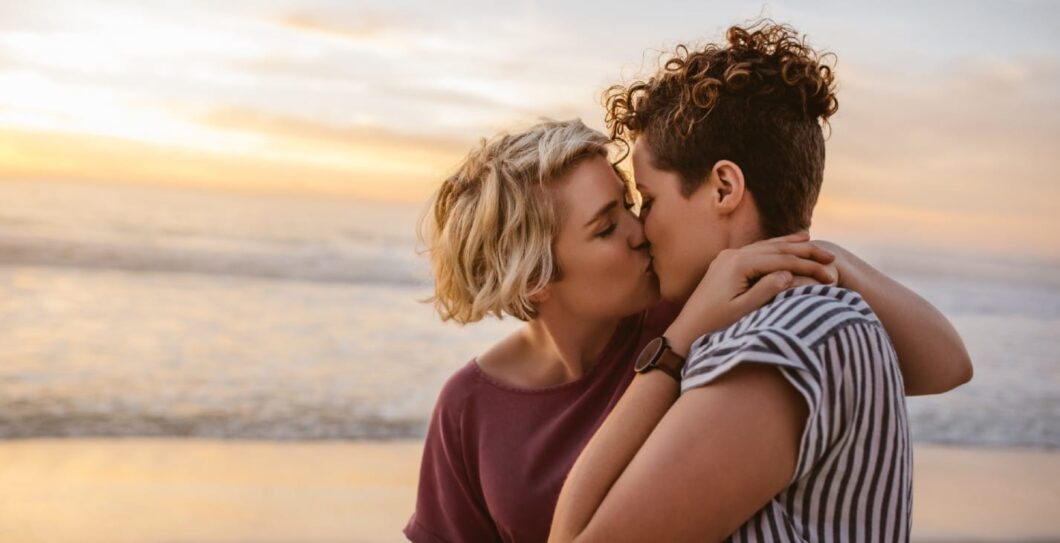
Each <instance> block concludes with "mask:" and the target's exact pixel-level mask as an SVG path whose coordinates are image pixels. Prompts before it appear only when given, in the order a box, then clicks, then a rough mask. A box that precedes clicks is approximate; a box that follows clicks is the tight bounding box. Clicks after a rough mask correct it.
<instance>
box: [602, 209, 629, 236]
mask: <svg viewBox="0 0 1060 543" xmlns="http://www.w3.org/2000/svg"><path fill="white" fill-rule="evenodd" d="M622 207H624V208H626V211H629V210H630V209H633V202H625V203H623V204H622ZM616 228H618V223H611V224H610V225H609V226H608V227H607V228H605V229H604V230H602V231H601V232H600V233H598V234H596V237H598V238H606V237H607V236H610V235H611V234H613V233H614V232H615V229H616Z"/></svg>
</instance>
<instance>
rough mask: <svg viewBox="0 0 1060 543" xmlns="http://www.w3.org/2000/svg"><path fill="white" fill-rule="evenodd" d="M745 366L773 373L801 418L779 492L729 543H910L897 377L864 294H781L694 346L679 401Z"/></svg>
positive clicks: (811, 290)
mask: <svg viewBox="0 0 1060 543" xmlns="http://www.w3.org/2000/svg"><path fill="white" fill-rule="evenodd" d="M746 363H757V364H770V365H773V366H776V367H777V369H779V370H780V373H781V374H782V375H783V376H784V377H785V378H786V379H787V380H788V381H789V382H790V383H791V384H792V386H794V387H795V389H796V390H797V391H798V392H799V393H800V394H801V395H802V397H803V398H804V399H805V400H806V403H807V405H808V407H809V415H808V417H807V419H806V427H805V429H804V430H803V434H802V438H801V443H800V446H799V455H798V461H797V463H796V468H795V474H794V475H793V477H792V479H791V482H790V483H789V485H788V487H787V488H785V489H784V490H783V491H782V492H781V493H780V494H777V495H776V496H775V497H774V498H773V499H772V500H771V501H770V502H769V503H768V504H766V506H765V507H763V508H762V509H760V510H759V511H758V512H757V513H755V515H754V516H753V517H751V518H750V519H749V520H748V521H747V522H746V523H744V524H743V525H742V526H741V527H740V528H739V529H738V530H736V532H734V533H733V534H732V535H731V536H730V538H729V540H730V541H736V542H742V541H784V542H786V541H908V540H909V528H910V515H911V512H912V492H911V491H912V467H913V465H912V452H911V446H910V443H909V425H908V421H907V417H906V408H905V394H904V385H903V383H902V374H901V372H900V371H899V368H898V360H897V357H896V355H895V352H894V348H893V347H892V345H891V342H890V339H889V338H888V337H887V333H886V332H885V331H884V329H883V325H882V324H881V323H880V321H879V319H878V318H876V315H875V314H874V313H873V312H872V309H870V308H869V306H868V305H867V304H866V303H865V301H864V300H862V298H861V296H859V295H858V294H857V293H856V292H853V291H851V290H846V289H842V288H836V287H830V286H807V287H799V288H794V289H790V290H787V291H785V292H782V293H780V294H779V295H777V297H776V298H774V299H773V301H772V302H770V303H769V304H767V305H766V306H764V307H762V308H761V309H759V310H757V311H755V312H753V313H751V314H749V315H747V316H745V317H744V318H743V319H741V320H740V321H738V322H736V323H735V324H733V325H732V326H730V327H728V328H726V329H724V330H721V331H719V332H714V333H711V334H707V335H705V336H703V337H701V338H699V339H698V340H696V342H695V343H693V344H692V347H691V349H690V350H689V357H688V362H687V363H686V364H685V367H684V370H683V371H682V376H683V378H682V381H681V392H682V394H683V393H685V392H687V391H689V390H690V389H692V388H695V387H700V386H704V385H707V384H709V383H710V382H712V381H713V380H714V379H717V378H718V377H720V376H721V375H723V374H724V373H725V372H727V371H729V370H730V369H732V368H733V367H735V366H737V365H738V364H746Z"/></svg>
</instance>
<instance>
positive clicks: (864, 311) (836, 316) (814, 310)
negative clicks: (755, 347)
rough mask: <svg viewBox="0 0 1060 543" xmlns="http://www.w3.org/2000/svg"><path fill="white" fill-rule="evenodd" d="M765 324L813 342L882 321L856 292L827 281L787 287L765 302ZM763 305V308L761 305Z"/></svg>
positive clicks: (763, 320)
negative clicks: (834, 285) (847, 329)
mask: <svg viewBox="0 0 1060 543" xmlns="http://www.w3.org/2000/svg"><path fill="white" fill-rule="evenodd" d="M767 308H768V309H767V311H768V313H769V315H770V316H769V317H767V318H765V319H762V321H761V322H762V324H761V326H763V327H764V328H769V329H774V330H782V331H784V332H785V333H787V334H788V335H790V336H793V337H795V338H797V339H798V340H799V341H801V342H802V343H804V344H805V345H807V346H814V345H817V344H819V343H820V342H821V341H823V340H826V339H828V338H830V337H832V336H834V335H835V334H836V333H838V332H839V331H840V330H842V329H844V328H847V327H849V326H861V327H872V328H875V327H880V328H882V326H883V325H882V323H881V322H880V320H879V318H877V317H876V314H875V313H874V312H873V311H872V308H871V307H869V304H868V303H866V302H865V300H864V298H862V297H861V295H860V294H858V293H857V292H855V291H853V290H850V289H845V288H840V287H833V286H829V285H810V286H805V287H798V288H794V289H789V290H787V291H784V292H782V293H780V294H778V295H777V297H776V298H774V299H773V302H772V303H770V304H769V305H768V306H767ZM764 309H766V308H764Z"/></svg>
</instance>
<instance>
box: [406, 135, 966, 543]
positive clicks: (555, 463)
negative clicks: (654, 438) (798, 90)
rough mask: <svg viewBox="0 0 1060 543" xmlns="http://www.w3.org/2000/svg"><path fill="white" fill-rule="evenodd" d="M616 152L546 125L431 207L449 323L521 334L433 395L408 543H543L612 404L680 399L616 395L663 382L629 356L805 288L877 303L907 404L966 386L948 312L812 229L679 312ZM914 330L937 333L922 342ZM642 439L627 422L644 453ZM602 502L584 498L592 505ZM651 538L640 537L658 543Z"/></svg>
mask: <svg viewBox="0 0 1060 543" xmlns="http://www.w3.org/2000/svg"><path fill="white" fill-rule="evenodd" d="M612 150H613V148H612V146H611V140H610V138H608V137H607V136H606V135H605V134H602V133H600V132H597V131H595V130H591V129H589V128H587V127H586V126H585V125H584V124H582V123H581V122H580V121H566V122H544V123H541V124H538V125H535V126H533V127H530V128H529V129H527V130H525V131H522V132H519V133H516V134H501V135H498V136H496V137H494V138H492V139H490V140H484V141H483V142H482V143H481V144H480V145H479V146H478V147H476V148H475V149H473V150H472V151H471V152H470V153H469V154H468V156H467V158H466V159H465V160H464V162H463V163H462V164H461V165H460V166H459V168H458V169H457V171H456V172H455V173H454V174H453V175H452V176H450V177H449V178H448V179H446V180H445V181H444V182H443V183H442V186H441V187H440V188H439V190H438V192H437V193H436V194H435V197H434V199H433V200H432V202H431V205H430V208H429V211H428V213H427V214H426V215H425V217H424V220H423V236H424V241H425V245H426V248H427V252H428V254H429V256H430V260H431V265H432V270H433V273H434V277H435V292H434V303H435V308H436V310H437V311H438V313H439V315H440V316H441V317H442V319H443V320H452V321H455V322H457V323H460V324H467V323H472V322H475V321H478V320H480V319H482V318H484V317H485V316H487V315H493V316H502V315H505V316H512V317H515V318H517V319H520V320H522V321H524V322H525V324H524V325H523V326H522V327H521V328H520V329H519V330H517V331H516V332H514V333H513V334H512V335H510V336H509V337H506V338H503V339H501V340H500V341H499V342H498V343H497V344H496V345H494V346H493V347H491V348H490V349H488V350H487V351H486V352H484V353H482V354H480V355H478V356H476V357H475V358H474V359H472V360H471V361H469V362H468V363H467V364H465V365H464V366H463V367H462V368H461V369H460V370H458V371H457V372H456V373H455V374H454V375H453V376H452V377H450V378H449V380H448V381H447V382H446V384H445V386H444V387H443V389H442V391H441V393H440V394H439V396H438V400H437V403H436V405H435V408H434V412H433V414H432V416H431V419H430V423H429V426H428V431H427V439H426V443H425V445H424V451H423V460H422V466H421V471H420V480H419V490H418V494H417V498H416V510H415V513H414V514H413V516H412V518H411V519H410V520H409V522H408V525H407V526H406V527H405V534H406V536H408V538H409V539H411V540H413V541H417V542H434V543H437V542H445V541H448V542H463V541H467V542H486V541H544V540H546V539H547V538H548V537H549V525H550V522H551V520H552V515H553V510H554V508H555V506H556V502H557V498H558V496H559V493H560V489H561V487H562V485H563V483H564V480H565V478H567V475H568V472H569V471H570V470H571V466H572V465H573V464H574V461H575V459H576V458H577V457H578V454H579V453H580V452H581V451H582V449H583V448H584V447H585V446H586V443H587V442H588V441H589V440H590V438H591V437H592V436H593V434H594V432H596V431H597V430H598V429H600V428H601V423H602V422H603V421H604V419H605V417H607V416H608V413H610V412H611V411H612V409H614V408H615V406H616V403H618V402H619V401H620V399H621V401H622V405H626V406H627V408H625V409H624V413H622V415H625V414H628V412H629V410H630V407H631V408H632V409H634V410H636V408H637V405H644V406H645V407H646V408H647V410H646V411H645V415H648V416H649V417H651V416H655V414H656V411H655V410H656V405H657V404H658V403H659V399H660V398H661V399H662V400H664V401H668V402H669V403H673V397H675V396H676V384H673V385H669V384H667V386H671V387H672V390H671V389H666V388H665V387H654V388H656V390H653V391H651V392H659V394H658V396H657V397H656V399H655V400H651V399H650V398H649V399H647V400H648V401H645V402H643V403H640V402H635V403H634V404H629V403H628V402H626V399H625V398H623V393H624V392H626V391H627V389H628V388H629V387H630V386H631V383H634V384H636V383H637V382H641V383H643V382H644V381H645V380H647V382H648V384H649V385H650V384H655V385H658V384H659V383H658V382H657V381H656V379H657V377H658V376H659V375H658V374H660V373H661V372H655V371H648V372H646V373H644V374H642V375H638V376H636V377H634V375H635V372H634V362H635V360H636V359H637V355H638V353H641V352H642V351H644V349H645V347H646V346H647V345H648V344H649V343H654V342H655V340H656V338H659V337H660V336H664V337H670V338H672V339H673V340H674V347H675V348H678V349H680V348H681V347H679V346H677V344H678V343H679V342H681V341H685V340H683V339H679V338H688V337H691V338H694V337H696V336H698V335H699V334H702V333H705V332H708V331H710V330H720V329H723V328H725V327H726V326H728V325H729V324H731V323H733V322H735V321H736V320H737V319H739V318H741V317H742V316H744V315H746V314H748V313H750V312H752V311H754V310H755V309H757V308H759V307H760V306H762V305H763V304H766V303H767V302H769V301H770V300H771V299H773V298H774V296H775V295H777V294H778V293H780V292H781V291H784V290H785V289H788V288H789V287H791V286H793V285H796V284H801V283H802V282H804V281H806V282H811V283H814V284H816V283H834V282H835V281H836V280H837V277H836V272H837V271H838V281H839V283H840V285H843V286H846V287H849V288H853V289H855V290H857V291H858V292H860V293H861V294H862V295H863V296H864V297H865V299H867V300H869V301H870V302H871V303H873V305H874V307H875V305H876V304H877V303H878V304H879V305H880V307H882V308H885V309H883V310H881V311H880V315H881V318H883V319H884V321H885V323H886V324H887V326H888V327H890V326H892V325H894V326H895V328H894V329H893V330H890V328H889V331H892V332H893V334H895V335H906V336H907V337H906V338H905V343H903V344H902V345H901V346H899V355H900V357H901V358H902V363H903V367H902V371H903V372H908V376H907V378H906V390H907V391H908V392H909V393H938V392H943V391H946V390H949V389H951V388H953V387H955V386H957V385H959V384H960V383H962V382H963V379H964V377H963V368H965V367H967V363H968V362H967V354H966V353H965V352H964V348H963V345H962V344H961V341H960V338H959V337H957V335H956V333H955V332H953V329H952V327H950V325H949V323H948V322H947V321H946V319H945V318H944V317H942V315H941V314H939V313H938V312H937V311H936V310H935V309H934V308H932V307H931V306H930V304H928V303H927V302H926V301H924V300H923V299H921V298H919V297H918V296H916V295H915V294H913V293H912V292H910V291H908V290H905V289H904V288H902V287H901V286H900V285H897V283H895V282H894V281H892V280H890V279H889V278H887V277H884V276H882V275H880V274H878V272H875V271H874V270H872V269H871V268H869V267H868V266H867V265H866V264H864V263H863V262H861V261H859V260H857V259H856V258H853V257H852V256H850V255H849V254H848V253H846V252H845V251H842V250H840V249H839V248H837V247H834V246H832V247H830V248H831V250H832V251H831V253H829V252H828V251H823V250H821V247H819V246H818V245H815V244H814V243H810V242H809V241H808V236H807V235H806V234H805V232H796V231H791V232H786V233H785V234H788V235H785V236H780V237H771V239H765V238H766V236H762V238H761V241H758V242H756V243H751V244H748V245H746V246H744V247H741V248H739V249H732V250H729V251H726V252H724V254H722V255H721V256H719V257H718V258H716V259H715V260H714V263H713V264H712V265H711V266H710V272H709V273H706V268H705V267H704V268H696V269H691V268H690V273H699V275H700V277H699V278H698V285H699V287H698V289H697V290H696V295H695V296H693V297H691V298H690V299H689V300H688V301H687V303H683V304H673V303H667V302H664V301H660V299H659V283H658V278H657V276H656V273H655V269H654V268H655V266H654V265H653V260H652V258H651V253H649V244H648V240H647V239H646V237H645V230H644V224H642V222H641V220H640V219H641V217H638V216H637V215H636V214H635V213H634V206H633V194H634V193H633V191H632V190H631V188H630V187H629V185H628V184H627V182H625V180H624V179H623V178H622V176H621V174H620V172H619V171H618V170H617V169H616V168H615V167H614V165H613V163H612V162H611V161H609V160H608V157H609V153H610V152H611V151H612ZM638 175H639V172H638ZM638 182H639V179H638ZM661 197H662V196H659V198H661ZM645 204H646V207H645V209H646V210H647V211H642V216H644V217H645V218H646V219H647V220H648V221H653V220H654V216H655V215H656V214H657V212H655V211H650V201H646V202H645ZM649 224H650V225H655V224H656V223H653V222H649ZM656 231H657V232H661V230H658V229H656ZM659 241H660V249H664V250H665V251H663V252H659V253H657V256H658V257H659V258H657V259H656V260H655V261H654V262H655V264H656V265H662V266H663V267H664V268H667V269H668V271H667V272H666V277H667V281H665V282H664V283H663V284H664V286H667V285H669V284H670V280H669V278H671V277H675V276H674V275H673V273H674V272H673V270H676V269H677V266H678V265H680V262H679V261H678V260H675V259H674V258H673V255H675V254H679V253H680V252H681V250H678V251H677V252H668V251H669V250H670V249H668V247H672V246H669V245H668V241H667V239H666V238H665V237H664V236H660V238H659ZM652 250H653V251H654V249H652ZM682 250H683V249H682ZM833 253H834V254H833ZM836 257H838V258H836ZM833 259H835V260H834V261H833ZM660 277H662V276H661V275H660ZM680 301H681V302H684V300H680ZM893 304H900V305H901V310H900V311H898V312H895V311H893V310H892V308H893ZM678 313H679V314H678ZM906 320H908V321H909V322H912V323H915V324H916V325H917V326H918V327H919V328H917V329H915V330H914V329H911V328H909V327H908V326H906V325H905V324H904V322H905V321H906ZM916 330H937V331H940V333H939V334H938V335H937V337H934V338H933V340H932V341H931V342H926V343H917V342H916V340H917V338H918V336H917V332H916ZM686 347H687V346H686ZM650 368H659V369H662V370H664V371H669V372H670V374H669V375H666V376H665V379H668V380H670V381H671V382H673V383H676V381H675V379H677V378H679V377H680V376H679V374H678V373H677V371H678V369H677V368H674V367H671V366H667V365H665V364H648V365H647V366H645V367H642V368H641V370H645V369H650ZM639 388H640V389H641V391H644V390H646V389H644V387H642V386H641V387H639ZM634 399H635V398H634ZM610 422H611V421H610V419H609V423H610ZM611 427H614V425H613V424H612V425H611ZM644 428H645V427H643V426H636V425H631V426H630V430H631V431H633V433H634V435H637V436H638V439H641V442H643V439H642V437H646V436H640V434H638V432H639V431H640V430H643V429H644ZM595 441H597V440H595V439H594V442H595ZM621 445H623V447H626V445H625V444H621ZM626 451H627V449H626V448H616V449H615V450H614V451H613V452H614V453H615V454H616V455H617V456H614V457H613V459H612V460H606V461H604V462H601V463H600V464H597V465H596V466H599V467H601V468H603V469H605V471H606V469H607V468H608V466H609V465H608V462H610V463H611V464H613V465H617V464H618V462H617V461H616V460H615V459H619V460H624V459H625V457H624V456H623V455H625V454H626ZM601 452H605V453H606V452H607V451H601ZM623 465H624V464H623ZM588 467H589V469H590V470H592V469H593V468H594V465H589V466H588ZM597 503H598V502H596V503H593V502H592V501H591V500H589V501H586V502H585V504H586V505H589V506H592V508H593V510H595V508H596V507H595V506H596V504H597ZM657 505H658V506H659V507H663V508H665V507H666V506H667V504H657ZM652 509H653V510H654V508H652ZM631 533H633V532H631ZM641 535H644V534H641ZM659 535H660V537H654V536H645V537H642V538H641V539H650V540H658V541H666V540H668V538H667V537H666V534H665V533H661V534H659ZM590 536H591V534H590Z"/></svg>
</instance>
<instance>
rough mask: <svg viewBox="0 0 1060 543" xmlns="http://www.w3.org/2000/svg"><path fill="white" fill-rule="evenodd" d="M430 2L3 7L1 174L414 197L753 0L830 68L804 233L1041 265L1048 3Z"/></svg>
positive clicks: (1047, 221)
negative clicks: (1023, 258)
mask: <svg viewBox="0 0 1060 543" xmlns="http://www.w3.org/2000/svg"><path fill="white" fill-rule="evenodd" d="M442 4H443V3H441V2H386V3H382V2H374V3H371V4H369V3H362V2H352V1H347V0H343V1H333V2H324V1H297V0H263V1H254V2H250V1H223V2H218V1H213V2H207V1H191V0H182V1H167V2H163V1H138V2H133V1H116V0H115V1H92V0H68V1H41V0H34V1H24V0H21V1H15V0H0V178H7V179H26V178H57V179H74V180H84V181H86V182H90V181H106V182H122V183H138V184H181V185H190V186H207V187H219V188H234V189H241V190H242V189H245V190H263V191H294V192H322V193H332V194H343V195H348V196H354V197H358V198H366V199H388V200H400V201H408V202H420V201H422V200H423V199H424V198H425V197H426V195H427V194H428V193H429V191H430V190H431V188H433V186H434V185H435V184H436V183H437V182H438V181H439V180H440V179H441V178H442V177H444V175H445V174H446V173H447V172H448V170H449V169H451V168H452V167H453V166H454V165H455V164H456V163H457V161H459V159H460V157H461V156H462V154H463V153H464V152H465V151H466V149H467V148H468V147H469V146H470V145H471V144H472V143H473V142H474V141H476V139H477V138H478V137H479V136H484V135H489V134H491V133H493V132H495V131H497V130H501V129H517V128H519V127H520V126H523V125H525V124H527V123H529V122H532V121H533V120H535V119H537V118H538V117H540V116H550V117H553V118H569V117H575V116H578V117H582V118H583V119H585V121H586V122H587V123H588V124H590V125H591V126H595V127H598V128H602V127H603V123H602V108H601V106H600V101H599V98H600V94H601V91H602V90H603V89H604V88H605V87H606V86H607V85H609V84H612V83H616V82H622V81H628V80H629V79H630V78H632V77H634V76H636V75H638V74H641V73H644V71H645V70H650V69H652V68H653V67H654V59H655V58H656V56H657V54H658V52H659V51H661V50H665V49H667V48H668V47H671V46H673V45H674V44H676V43H678V42H693V43H695V42H702V41H705V40H716V39H719V38H720V37H721V36H722V33H723V30H724V28H725V27H726V26H728V25H730V24H733V23H739V22H743V21H746V20H748V19H750V18H753V17H755V16H757V15H760V14H764V15H768V16H771V17H773V18H775V19H777V20H779V21H783V22H788V23H791V24H793V25H794V26H795V27H796V28H798V29H799V30H800V31H802V32H804V33H806V34H807V35H808V37H809V40H810V43H811V44H812V45H814V46H816V47H819V48H823V49H828V50H830V51H833V52H835V53H836V54H837V55H838V58H839V62H838V66H837V76H838V78H839V81H840V90H839V103H840V110H839V114H838V115H837V116H836V117H835V118H834V119H833V122H832V129H833V134H832V136H831V139H830V140H829V142H828V146H829V147H828V165H827V169H826V179H825V188H824V191H823V196H822V200H821V204H820V208H819V210H818V215H817V223H816V224H815V228H816V227H817V225H820V227H821V228H824V229H825V230H826V231H827V232H833V231H838V230H840V229H841V230H843V231H844V232H851V233H852V235H857V236H861V237H863V238H865V239H871V240H876V241H884V242H888V241H894V240H909V239H915V240H916V241H917V242H920V243H923V244H926V245H927V246H933V245H956V246H959V247H966V248H972V249H981V250H985V251H990V252H1002V253H1017V254H1028V255H1039V256H1049V257H1060V242H1057V241H1056V237H1055V236H1056V233H1057V232H1060V183H1058V181H1060V180H1058V174H1057V173H1056V172H1058V171H1060V151H1058V150H1060V37H1058V36H1060V34H1057V32H1056V30H1055V26H1056V24H1057V23H1060V4H1057V3H1050V2H1023V1H1016V2H975V3H969V2H952V3H949V2H916V3H907V4H895V3H888V4H887V5H886V8H884V7H863V6H862V7H859V6H851V5H850V4H849V3H838V2H835V3H819V2H814V3H809V2H807V3H795V2H770V3H768V4H757V5H754V4H748V3H743V2H741V3H737V2H705V1H697V2H660V3H652V4H651V7H649V3H648V2H638V3H627V2H608V3H604V2H592V3H590V2H578V3H577V5H576V6H574V4H575V3H573V2H558V1H557V2H496V1H494V2H460V3H451V2H446V3H444V4H445V6H444V7H443V6H442ZM0 205H2V204H0Z"/></svg>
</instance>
